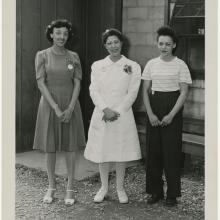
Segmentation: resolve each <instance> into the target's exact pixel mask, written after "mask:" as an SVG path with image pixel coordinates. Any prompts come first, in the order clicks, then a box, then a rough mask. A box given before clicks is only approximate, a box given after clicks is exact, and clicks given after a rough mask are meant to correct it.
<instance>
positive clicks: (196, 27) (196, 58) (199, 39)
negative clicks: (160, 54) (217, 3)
mask: <svg viewBox="0 0 220 220" xmlns="http://www.w3.org/2000/svg"><path fill="white" fill-rule="evenodd" d="M168 24H169V25H170V26H171V27H173V28H174V29H175V30H176V32H177V34H178V35H179V45H178V49H177V51H176V55H177V56H178V57H180V58H182V59H183V60H184V61H185V62H186V63H187V64H188V66H189V68H190V70H191V74H192V78H193V79H204V72H205V68H204V57H205V54H204V53H205V49H204V48H205V39H204V38H205V35H204V34H205V3H204V0H169V2H168Z"/></svg>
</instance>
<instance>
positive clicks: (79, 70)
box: [73, 53, 82, 80]
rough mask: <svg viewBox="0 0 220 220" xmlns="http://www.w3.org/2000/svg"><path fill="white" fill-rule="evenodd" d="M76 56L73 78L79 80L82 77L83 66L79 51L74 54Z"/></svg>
mask: <svg viewBox="0 0 220 220" xmlns="http://www.w3.org/2000/svg"><path fill="white" fill-rule="evenodd" d="M73 58H74V61H73V62H74V66H75V68H74V73H73V78H77V79H79V80H81V79H82V67H81V63H80V59H79V56H78V54H77V53H74V55H73Z"/></svg>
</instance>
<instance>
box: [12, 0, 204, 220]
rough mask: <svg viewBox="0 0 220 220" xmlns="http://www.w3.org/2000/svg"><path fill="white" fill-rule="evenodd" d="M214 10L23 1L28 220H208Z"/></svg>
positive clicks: (21, 137) (200, 1)
mask: <svg viewBox="0 0 220 220" xmlns="http://www.w3.org/2000/svg"><path fill="white" fill-rule="evenodd" d="M205 19H206V10H205V0H17V1H16V53H15V55H16V73H15V75H16V96H15V100H16V105H15V107H16V110H15V113H16V119H15V132H16V138H15V148H16V149H15V152H16V153H15V154H16V155H15V219H16V220H32V219H36V220H49V219H51V220H67V219H74V220H93V219H94V220H96V219H97V220H98V219H106V220H108V219H109V220H110V219H115V220H142V219H149V220H150V219H153V220H172V219H173V220H178V219H181V220H200V219H201V220H202V219H205V189H204V188H205V32H206V27H205Z"/></svg>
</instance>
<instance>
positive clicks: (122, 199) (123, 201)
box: [117, 190, 128, 204]
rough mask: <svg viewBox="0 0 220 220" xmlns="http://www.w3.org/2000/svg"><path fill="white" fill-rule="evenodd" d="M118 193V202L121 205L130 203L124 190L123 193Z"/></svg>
mask: <svg viewBox="0 0 220 220" xmlns="http://www.w3.org/2000/svg"><path fill="white" fill-rule="evenodd" d="M117 193H118V200H119V202H120V203H121V204H126V203H128V196H127V194H126V192H125V191H124V190H123V191H117Z"/></svg>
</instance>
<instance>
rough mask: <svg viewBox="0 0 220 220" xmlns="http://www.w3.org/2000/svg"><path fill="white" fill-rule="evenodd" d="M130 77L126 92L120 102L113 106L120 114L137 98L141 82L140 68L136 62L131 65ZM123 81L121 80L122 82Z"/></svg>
mask: <svg viewBox="0 0 220 220" xmlns="http://www.w3.org/2000/svg"><path fill="white" fill-rule="evenodd" d="M131 74H132V75H131V79H130V82H129V85H128V92H127V94H126V96H125V97H124V99H123V100H122V102H121V103H120V104H119V105H118V106H117V107H116V108H115V110H116V111H117V112H119V114H120V115H123V114H124V113H125V112H127V111H128V110H129V109H130V108H131V107H132V105H133V103H134V101H135V99H136V98H137V94H138V90H139V87H140V83H141V68H140V66H139V65H138V64H135V65H133V66H132V73H131ZM122 83H123V82H122Z"/></svg>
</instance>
